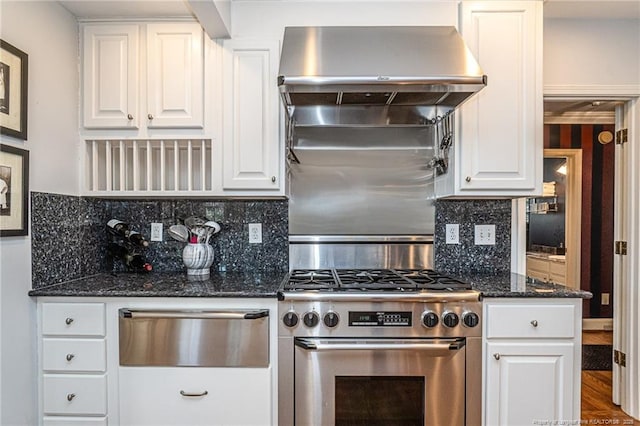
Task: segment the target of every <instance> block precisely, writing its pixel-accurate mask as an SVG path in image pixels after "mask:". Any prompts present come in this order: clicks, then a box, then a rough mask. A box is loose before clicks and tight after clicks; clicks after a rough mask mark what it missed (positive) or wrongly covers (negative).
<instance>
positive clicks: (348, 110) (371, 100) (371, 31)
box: [278, 27, 487, 127]
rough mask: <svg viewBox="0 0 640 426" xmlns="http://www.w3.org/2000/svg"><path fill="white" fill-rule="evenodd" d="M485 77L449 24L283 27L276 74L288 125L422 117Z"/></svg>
mask: <svg viewBox="0 0 640 426" xmlns="http://www.w3.org/2000/svg"><path fill="white" fill-rule="evenodd" d="M486 81H487V78H486V76H485V75H484V74H483V72H482V70H481V69H480V67H479V66H478V63H477V62H476V60H475V59H474V57H473V56H472V55H471V53H470V51H469V49H468V48H467V46H466V45H465V43H464V41H463V39H462V37H461V36H460V34H459V33H458V31H457V30H456V29H455V27H287V28H286V29H285V33H284V41H283V45H282V55H281V59H280V71H279V76H278V85H279V87H280V93H281V96H282V100H283V102H284V104H285V106H286V108H287V114H288V115H289V118H290V120H291V121H292V123H289V124H292V125H293V126H294V127H295V126H387V125H392V126H399V125H409V126H415V125H425V124H429V123H430V122H432V121H433V119H434V118H436V116H437V115H444V114H445V113H447V112H450V111H451V110H453V109H455V108H456V107H457V106H458V105H460V104H461V103H462V102H464V101H465V100H466V99H468V98H469V97H470V96H472V95H473V94H475V93H476V92H477V91H479V90H481V89H482V88H483V87H485V85H486ZM363 109H365V110H366V111H364V112H363V111H362V110H363ZM297 111H298V112H297Z"/></svg>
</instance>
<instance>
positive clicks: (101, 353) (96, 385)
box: [38, 303, 107, 425]
mask: <svg viewBox="0 0 640 426" xmlns="http://www.w3.org/2000/svg"><path fill="white" fill-rule="evenodd" d="M38 307H39V317H40V335H39V343H40V348H41V352H40V368H41V372H42V375H41V382H40V383H41V394H40V395H41V401H42V402H41V413H42V419H43V420H42V424H43V425H106V424H107V417H106V415H107V375H106V371H107V365H106V342H105V304H104V303H40V304H38Z"/></svg>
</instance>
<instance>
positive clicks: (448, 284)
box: [396, 269, 471, 291]
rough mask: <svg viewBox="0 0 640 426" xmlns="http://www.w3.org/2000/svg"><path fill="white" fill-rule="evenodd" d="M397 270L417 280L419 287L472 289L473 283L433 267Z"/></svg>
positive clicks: (452, 289)
mask: <svg viewBox="0 0 640 426" xmlns="http://www.w3.org/2000/svg"><path fill="white" fill-rule="evenodd" d="M396 272H397V273H398V274H400V275H402V276H403V277H404V278H406V279H408V280H411V281H413V282H415V283H416V284H417V285H418V288H424V289H429V290H449V291H454V290H470V289H471V285H470V284H467V283H464V282H462V281H459V280H456V279H454V278H451V277H448V276H446V275H442V274H440V273H438V272H436V271H434V270H432V269H399V270H396Z"/></svg>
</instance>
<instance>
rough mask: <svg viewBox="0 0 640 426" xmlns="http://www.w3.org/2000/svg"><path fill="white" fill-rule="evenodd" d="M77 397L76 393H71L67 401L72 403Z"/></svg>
mask: <svg viewBox="0 0 640 426" xmlns="http://www.w3.org/2000/svg"><path fill="white" fill-rule="evenodd" d="M75 397H76V394H75V393H69V394H67V401H69V402H71V401H73V398H75Z"/></svg>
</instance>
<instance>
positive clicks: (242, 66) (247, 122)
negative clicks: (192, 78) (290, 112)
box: [222, 40, 281, 191]
mask: <svg viewBox="0 0 640 426" xmlns="http://www.w3.org/2000/svg"><path fill="white" fill-rule="evenodd" d="M278 58H279V46H278V42H277V41H263V40H225V41H224V43H223V60H222V62H223V64H222V66H223V71H222V73H223V98H224V99H223V166H222V167H223V178H222V179H223V188H224V189H225V190H228V189H232V190H233V189H260V190H262V189H264V190H276V191H277V190H279V189H280V188H281V185H280V160H281V159H280V157H281V156H280V147H279V145H280V141H279V137H278V135H279V119H278V117H279V114H278V108H279V98H278V86H277V74H278Z"/></svg>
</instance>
